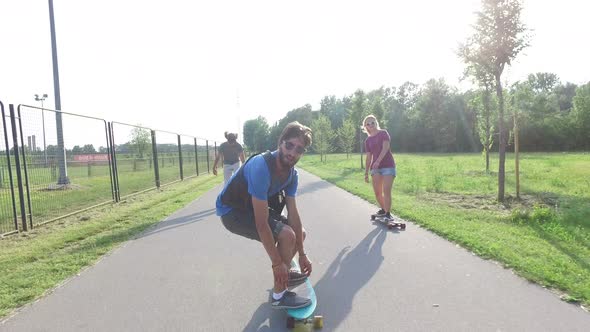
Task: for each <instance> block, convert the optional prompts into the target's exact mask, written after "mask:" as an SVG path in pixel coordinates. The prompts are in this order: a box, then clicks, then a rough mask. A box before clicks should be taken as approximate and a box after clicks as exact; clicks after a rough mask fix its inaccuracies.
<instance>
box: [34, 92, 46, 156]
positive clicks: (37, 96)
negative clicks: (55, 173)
mask: <svg viewBox="0 0 590 332" xmlns="http://www.w3.org/2000/svg"><path fill="white" fill-rule="evenodd" d="M45 99H47V94H46V93H44V94H43V96H41V97H39V95H38V94H35V100H36V101H40V102H41V120H42V121H43V153H44V154H45V167H47V146H46V144H45V109H44V108H43V101H45Z"/></svg>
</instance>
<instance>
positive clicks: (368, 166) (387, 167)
mask: <svg viewBox="0 0 590 332" xmlns="http://www.w3.org/2000/svg"><path fill="white" fill-rule="evenodd" d="M363 131H364V132H365V133H367V134H368V135H369V137H367V139H366V140H365V151H366V152H367V157H366V163H365V182H367V183H369V172H370V174H371V177H372V179H373V191H374V192H375V198H376V199H377V202H378V203H379V207H380V208H381V209H380V210H379V211H377V213H376V214H375V215H376V216H379V217H383V219H384V220H387V221H393V220H394V219H393V217H392V216H391V189H392V188H393V180H395V174H396V172H395V160H394V159H393V154H391V150H390V141H391V138H390V137H389V133H388V132H387V130H385V129H381V128H379V122H378V121H377V118H376V117H375V116H374V115H368V116H367V117H365V119H364V120H363Z"/></svg>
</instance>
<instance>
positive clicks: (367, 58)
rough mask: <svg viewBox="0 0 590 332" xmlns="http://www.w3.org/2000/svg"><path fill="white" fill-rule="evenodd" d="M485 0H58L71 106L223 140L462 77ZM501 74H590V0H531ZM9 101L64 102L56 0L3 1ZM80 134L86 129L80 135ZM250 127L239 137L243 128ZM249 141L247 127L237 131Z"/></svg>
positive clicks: (1, 81)
mask: <svg viewBox="0 0 590 332" xmlns="http://www.w3.org/2000/svg"><path fill="white" fill-rule="evenodd" d="M480 8H481V4H480V1H479V0H451V1H440V0H413V1H407V0H404V1H401V0H399V1H398V0H388V1H373V0H362V1H345V0H340V1H332V0H326V1H319V0H314V1H308V0H300V1H289V2H288V1H276V0H275V1H271V0H268V1H266V0H265V1H260V0H250V1H233V0H226V1H190V0H184V1H183V0H166V1H155V0H101V1H76V0H54V11H55V22H56V37H57V56H58V63H59V78H60V90H61V106H62V111H64V112H69V113H75V114H81V115H88V116H93V117H98V118H103V119H105V120H107V121H117V122H123V123H129V124H141V125H143V126H145V127H150V128H153V129H160V130H166V131H171V132H176V133H180V134H185V135H191V136H196V137H200V138H207V139H211V140H218V141H223V140H224V139H223V132H224V131H226V130H228V131H234V132H235V131H237V132H241V130H240V129H241V126H242V125H243V122H244V121H246V120H249V119H253V118H256V117H257V116H263V117H265V118H266V119H267V121H268V122H269V123H270V124H273V123H274V122H275V121H278V120H280V119H281V118H283V117H284V116H285V115H286V113H287V112H288V111H290V110H293V109H295V108H298V107H301V106H303V105H305V104H310V105H312V108H313V109H314V110H315V109H319V103H320V101H321V99H322V98H323V97H324V96H328V95H335V96H336V97H338V98H341V97H343V96H346V95H351V94H352V93H354V91H356V90H357V89H363V90H365V91H370V90H373V89H377V88H379V87H381V86H385V87H390V86H399V85H401V84H403V83H404V82H406V81H411V82H414V83H417V84H424V83H425V82H426V81H427V80H429V79H432V78H444V79H445V80H446V81H447V83H449V84H450V85H453V86H456V87H458V88H460V89H465V88H466V87H468V84H467V83H465V82H460V81H459V78H460V76H461V74H462V72H463V68H464V65H463V64H462V63H461V61H460V59H459V58H458V57H457V55H456V49H457V47H458V44H459V43H460V42H464V41H465V40H466V38H467V37H468V36H469V35H470V34H471V33H472V28H471V25H472V24H473V23H474V22H475V12H476V11H478V10H480ZM523 8H524V9H523V13H522V21H523V23H524V24H526V26H527V27H528V28H530V29H532V31H531V40H530V43H531V46H530V47H529V48H527V49H525V50H524V51H523V52H522V53H521V54H520V55H519V56H518V57H517V60H516V61H515V62H514V63H513V64H512V66H510V67H508V68H507V69H506V74H505V78H504V80H505V81H506V82H514V81H517V80H522V79H525V78H526V76H527V75H528V74H530V73H535V72H551V73H555V74H557V75H558V77H559V78H560V79H561V81H562V82H572V83H575V84H584V83H586V82H588V81H590V70H588V62H587V60H588V59H590V44H589V43H588V42H587V40H588V36H589V35H590V33H589V32H590V26H589V25H588V24H587V18H586V16H587V13H589V12H590V2H588V1H584V0H561V1H559V2H555V1H546V0H528V1H523ZM0 14H1V16H2V19H0V101H2V102H3V103H4V104H5V105H7V104H9V103H12V104H25V105H31V106H40V103H39V102H37V101H35V100H34V94H43V93H47V94H48V95H49V97H48V98H47V100H46V101H45V107H47V108H54V100H55V98H54V91H53V73H52V70H53V69H52V62H51V40H50V30H49V10H48V1H47V0H1V1H0ZM82 135H83V133H82ZM240 138H241V137H240ZM240 140H241V139H240Z"/></svg>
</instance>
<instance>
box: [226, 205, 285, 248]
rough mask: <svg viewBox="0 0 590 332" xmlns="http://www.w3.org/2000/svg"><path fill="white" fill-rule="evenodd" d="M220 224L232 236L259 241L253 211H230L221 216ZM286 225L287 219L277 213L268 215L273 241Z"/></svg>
mask: <svg viewBox="0 0 590 332" xmlns="http://www.w3.org/2000/svg"><path fill="white" fill-rule="evenodd" d="M269 212H270V211H269ZM221 222H222V223H223V226H225V228H226V229H227V230H228V231H230V232H232V233H234V234H237V235H241V236H243V237H247V238H249V239H251V240H256V241H260V236H259V235H258V230H257V229H256V222H255V220H254V211H242V210H236V209H232V210H231V211H230V212H228V213H227V214H224V215H223V216H221ZM287 224H288V223H287V217H285V216H283V215H281V214H277V213H269V214H268V226H269V227H270V230H271V231H272V235H273V237H274V238H275V241H277V239H278V237H279V233H280V232H281V230H282V229H283V227H284V226H285V225H287Z"/></svg>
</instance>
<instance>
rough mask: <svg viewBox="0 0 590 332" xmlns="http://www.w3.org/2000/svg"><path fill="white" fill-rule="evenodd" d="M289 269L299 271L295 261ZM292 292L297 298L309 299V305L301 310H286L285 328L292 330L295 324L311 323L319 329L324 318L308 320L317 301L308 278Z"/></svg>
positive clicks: (315, 317) (316, 317)
mask: <svg viewBox="0 0 590 332" xmlns="http://www.w3.org/2000/svg"><path fill="white" fill-rule="evenodd" d="M291 267H292V268H295V269H297V270H299V271H300V270H301V268H300V267H299V263H297V260H295V259H293V260H292V261H291ZM294 292H296V293H297V295H299V296H302V297H306V298H308V299H310V300H311V304H310V305H308V306H307V307H303V308H297V309H287V328H289V329H292V328H294V327H295V322H301V323H303V324H310V323H311V324H313V327H314V328H316V329H321V328H322V327H323V325H324V318H323V317H322V316H314V317H313V319H312V318H310V317H311V315H313V312H314V311H315V308H316V306H317V304H318V300H317V297H316V295H315V291H314V290H313V287H312V285H311V281H310V280H309V278H307V280H305V282H304V283H302V284H301V285H299V286H297V287H295V288H294Z"/></svg>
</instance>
